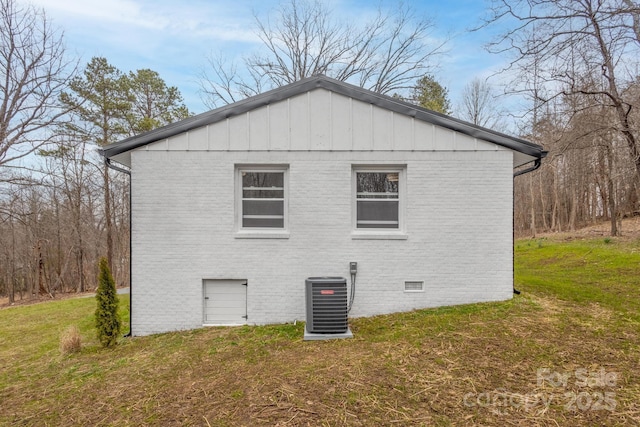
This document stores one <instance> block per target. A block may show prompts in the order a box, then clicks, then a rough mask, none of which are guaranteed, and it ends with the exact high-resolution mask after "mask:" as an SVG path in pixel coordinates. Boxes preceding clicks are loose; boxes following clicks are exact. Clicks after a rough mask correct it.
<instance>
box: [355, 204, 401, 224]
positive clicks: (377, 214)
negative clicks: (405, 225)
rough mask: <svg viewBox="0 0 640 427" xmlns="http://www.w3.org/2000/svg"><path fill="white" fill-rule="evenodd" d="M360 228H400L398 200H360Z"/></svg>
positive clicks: (358, 216) (358, 220) (358, 219)
mask: <svg viewBox="0 0 640 427" xmlns="http://www.w3.org/2000/svg"><path fill="white" fill-rule="evenodd" d="M357 208H358V212H357V218H356V219H357V227H358V228H398V227H399V222H398V201H397V200H371V199H369V200H358V202H357Z"/></svg>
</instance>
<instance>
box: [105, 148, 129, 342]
mask: <svg viewBox="0 0 640 427" xmlns="http://www.w3.org/2000/svg"><path fill="white" fill-rule="evenodd" d="M100 154H102V156H103V157H104V164H105V165H106V166H107V167H108V168H109V169H113V170H114V171H118V172H122V173H124V174H127V175H129V333H127V334H126V335H125V336H124V338H129V337H131V336H132V333H131V331H132V326H133V323H132V318H133V301H132V298H131V295H132V291H133V280H132V279H133V276H132V274H131V273H133V267H132V265H133V264H132V263H131V249H132V244H131V243H132V240H131V224H132V223H131V218H132V217H131V171H130V170H127V169H124V168H121V167H120V166H116V165H114V164H113V163H111V159H110V158H108V157H107V156H106V155H105V153H104V152H102V151H101V152H100Z"/></svg>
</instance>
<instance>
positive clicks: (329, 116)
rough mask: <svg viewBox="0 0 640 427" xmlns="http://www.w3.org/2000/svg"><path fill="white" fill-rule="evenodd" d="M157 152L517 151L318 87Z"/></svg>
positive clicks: (171, 141) (161, 145) (162, 145)
mask: <svg viewBox="0 0 640 427" xmlns="http://www.w3.org/2000/svg"><path fill="white" fill-rule="evenodd" d="M142 149H144V150H156V151H158V150H159V151H165V150H169V151H227V150H234V151H371V150H373V151H398V150H406V151H412V150H420V151H422V150H425V151H487V150H488V151H509V152H510V151H511V150H509V149H508V148H505V147H501V146H499V145H496V144H493V143H490V142H486V141H482V140H479V139H477V138H472V137H470V136H467V135H464V134H461V133H458V132H455V131H453V130H450V129H444V128H441V127H438V126H436V125H433V124H430V123H426V122H423V121H421V120H416V119H414V118H412V117H408V116H405V115H403V114H398V113H394V112H393V111H389V110H386V109H383V108H380V107H377V106H374V105H373V104H367V103H364V102H361V101H357V100H354V99H352V98H349V97H346V96H343V95H340V94H336V93H333V92H330V91H327V90H322V89H318V90H314V91H311V92H307V93H305V94H302V95H298V96H295V97H293V98H289V99H287V100H284V101H281V102H278V103H275V104H271V105H266V106H264V107H261V108H257V109H255V110H252V111H249V112H246V113H243V114H241V115H238V116H233V117H231V118H228V119H226V120H223V121H221V122H217V123H214V124H211V125H208V126H203V127H201V128H198V129H195V130H191V131H189V132H185V133H183V134H180V135H177V136H174V137H171V138H168V139H165V140H162V141H158V142H155V143H153V144H149V145H147V146H145V147H144V148H142Z"/></svg>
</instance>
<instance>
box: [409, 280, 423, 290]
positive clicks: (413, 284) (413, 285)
mask: <svg viewBox="0 0 640 427" xmlns="http://www.w3.org/2000/svg"><path fill="white" fill-rule="evenodd" d="M404 291H405V292H422V291H424V282H417V281H407V282H404Z"/></svg>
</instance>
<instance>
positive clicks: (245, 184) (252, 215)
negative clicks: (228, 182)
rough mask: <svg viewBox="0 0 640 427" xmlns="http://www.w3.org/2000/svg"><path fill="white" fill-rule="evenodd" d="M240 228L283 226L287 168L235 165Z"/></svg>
mask: <svg viewBox="0 0 640 427" xmlns="http://www.w3.org/2000/svg"><path fill="white" fill-rule="evenodd" d="M238 184H239V186H240V188H239V191H238V192H239V207H238V211H239V224H240V228H241V229H251V230H256V229H270V230H273V229H284V228H286V224H287V203H286V197H287V170H286V168H285V167H277V168H271V167H269V168H254V167H246V168H245V167H241V168H238Z"/></svg>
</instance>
